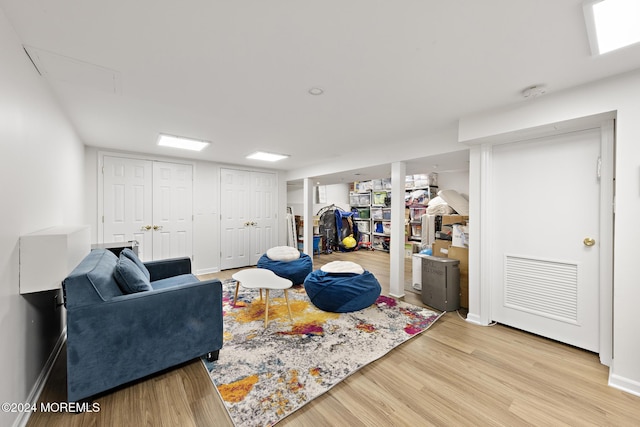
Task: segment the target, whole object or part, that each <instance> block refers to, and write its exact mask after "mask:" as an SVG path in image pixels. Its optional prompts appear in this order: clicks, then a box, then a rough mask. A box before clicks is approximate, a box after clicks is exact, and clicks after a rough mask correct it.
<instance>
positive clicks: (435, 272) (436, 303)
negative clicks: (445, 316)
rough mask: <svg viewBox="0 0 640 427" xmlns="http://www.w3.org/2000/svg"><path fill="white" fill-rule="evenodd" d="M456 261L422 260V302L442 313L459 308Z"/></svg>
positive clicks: (439, 258)
mask: <svg viewBox="0 0 640 427" xmlns="http://www.w3.org/2000/svg"><path fill="white" fill-rule="evenodd" d="M459 263H460V261H458V260H457V259H449V258H441V257H434V256H425V257H423V258H422V302H423V303H425V304H426V305H428V306H429V307H433V308H435V309H438V310H442V311H453V310H457V309H459V308H460V268H459V267H458V264H459Z"/></svg>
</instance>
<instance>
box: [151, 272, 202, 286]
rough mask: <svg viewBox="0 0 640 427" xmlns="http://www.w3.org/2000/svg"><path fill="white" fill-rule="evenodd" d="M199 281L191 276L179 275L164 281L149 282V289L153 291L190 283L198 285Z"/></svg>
mask: <svg viewBox="0 0 640 427" xmlns="http://www.w3.org/2000/svg"><path fill="white" fill-rule="evenodd" d="M199 281H200V280H198V278H197V277H196V276H194V275H193V274H180V275H178V276H173V277H168V278H166V279H160V280H156V281H155V282H151V287H152V288H153V289H154V290H158V289H165V288H171V287H173V286H181V285H188V284H190V283H198V282H199Z"/></svg>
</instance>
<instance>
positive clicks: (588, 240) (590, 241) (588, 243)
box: [582, 237, 596, 246]
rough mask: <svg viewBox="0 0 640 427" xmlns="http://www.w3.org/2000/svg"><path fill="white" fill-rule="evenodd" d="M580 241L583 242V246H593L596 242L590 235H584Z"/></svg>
mask: <svg viewBox="0 0 640 427" xmlns="http://www.w3.org/2000/svg"><path fill="white" fill-rule="evenodd" d="M582 243H584V245H585V246H593V245H595V244H596V241H595V240H594V239H592V238H591V237H585V238H584V240H583V241H582Z"/></svg>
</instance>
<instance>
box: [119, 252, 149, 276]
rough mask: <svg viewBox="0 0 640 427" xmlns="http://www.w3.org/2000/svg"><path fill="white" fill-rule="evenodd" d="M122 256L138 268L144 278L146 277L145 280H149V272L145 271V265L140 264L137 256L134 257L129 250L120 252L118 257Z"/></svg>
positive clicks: (133, 253)
mask: <svg viewBox="0 0 640 427" xmlns="http://www.w3.org/2000/svg"><path fill="white" fill-rule="evenodd" d="M123 256H125V257H127V258H129V259H130V260H131V261H133V263H134V264H135V265H137V266H138V268H139V269H140V271H142V273H143V274H144V275H145V276H147V280H151V274H150V273H149V270H147V267H145V265H144V264H143V263H142V261H140V258H138V255H136V253H135V252H133V251H132V250H131V249H129V248H124V249H123V250H122V251H121V252H120V257H123Z"/></svg>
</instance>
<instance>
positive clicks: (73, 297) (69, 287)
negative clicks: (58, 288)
mask: <svg viewBox="0 0 640 427" xmlns="http://www.w3.org/2000/svg"><path fill="white" fill-rule="evenodd" d="M117 262H118V257H116V256H115V255H114V254H113V252H110V251H108V250H106V249H94V250H92V251H91V252H90V253H89V255H87V256H86V257H85V258H84V259H83V260H82V261H81V262H80V264H78V266H77V267H76V268H75V269H74V270H73V271H72V272H71V273H70V274H69V276H68V277H67V278H66V279H64V282H63V289H64V293H65V304H66V306H67V309H69V308H71V307H74V306H81V305H86V304H93V303H97V302H101V301H109V300H110V299H111V298H113V297H116V296H119V295H122V291H121V290H120V288H119V287H118V284H117V283H116V280H115V278H114V275H113V272H114V269H115V267H116V263H117Z"/></svg>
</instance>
